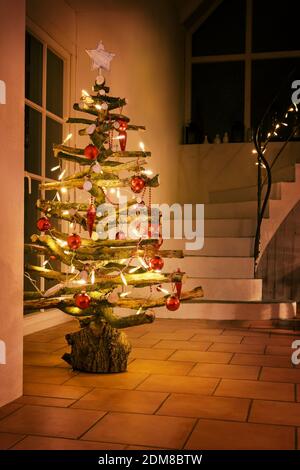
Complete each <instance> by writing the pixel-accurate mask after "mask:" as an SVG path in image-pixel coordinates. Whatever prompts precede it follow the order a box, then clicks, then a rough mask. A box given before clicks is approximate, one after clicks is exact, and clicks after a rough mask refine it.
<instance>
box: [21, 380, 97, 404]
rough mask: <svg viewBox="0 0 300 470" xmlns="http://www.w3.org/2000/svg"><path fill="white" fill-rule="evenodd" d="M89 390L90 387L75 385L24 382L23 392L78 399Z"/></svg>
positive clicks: (25, 393) (41, 395)
mask: <svg viewBox="0 0 300 470" xmlns="http://www.w3.org/2000/svg"><path fill="white" fill-rule="evenodd" d="M89 390H90V388H88V387H73V386H64V385H51V384H37V383H29V382H28V383H25V384H24V389H23V393H24V395H33V396H40V397H54V398H71V399H75V400H76V399H78V398H81V397H82V396H83V395H85V394H86V393H87V392H88V391H89Z"/></svg>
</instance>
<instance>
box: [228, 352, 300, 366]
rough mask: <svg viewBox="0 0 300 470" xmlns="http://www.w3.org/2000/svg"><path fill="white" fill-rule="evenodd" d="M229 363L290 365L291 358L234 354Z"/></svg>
mask: <svg viewBox="0 0 300 470" xmlns="http://www.w3.org/2000/svg"><path fill="white" fill-rule="evenodd" d="M230 363H231V364H239V365H249V366H270V367H290V366H291V359H290V358H289V357H287V356H270V355H269V354H235V355H234V356H233V358H232V360H231V362H230Z"/></svg>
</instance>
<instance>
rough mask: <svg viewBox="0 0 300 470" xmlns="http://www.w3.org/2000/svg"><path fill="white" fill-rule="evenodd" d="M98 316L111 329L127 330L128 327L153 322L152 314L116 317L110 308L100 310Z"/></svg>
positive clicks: (144, 313)
mask: <svg viewBox="0 0 300 470" xmlns="http://www.w3.org/2000/svg"><path fill="white" fill-rule="evenodd" d="M100 315H101V316H102V317H103V318H104V319H105V320H106V321H107V323H109V324H110V326H112V327H113V328H129V327H130V326H137V325H143V324H145V323H152V322H154V320H155V316H154V314H153V313H151V312H149V313H147V312H143V313H141V314H139V315H128V316H127V317H118V316H117V315H115V314H114V313H113V309H112V308H107V307H106V308H102V309H101V312H100Z"/></svg>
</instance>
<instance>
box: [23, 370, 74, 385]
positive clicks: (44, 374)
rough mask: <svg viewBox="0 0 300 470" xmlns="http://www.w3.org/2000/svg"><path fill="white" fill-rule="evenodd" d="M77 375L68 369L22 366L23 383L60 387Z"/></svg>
mask: <svg viewBox="0 0 300 470" xmlns="http://www.w3.org/2000/svg"><path fill="white" fill-rule="evenodd" d="M77 374H78V372H74V371H72V370H71V369H70V368H69V369H61V368H58V367H38V366H24V382H31V383H48V384H53V385H55V384H56V385H60V384H63V383H64V382H65V381H66V380H68V379H70V378H72V377H75V376H76V375H77Z"/></svg>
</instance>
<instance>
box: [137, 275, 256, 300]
mask: <svg viewBox="0 0 300 470" xmlns="http://www.w3.org/2000/svg"><path fill="white" fill-rule="evenodd" d="M199 286H201V287H202V289H203V292H204V298H203V299H204V300H205V299H210V300H216V301H217V300H219V299H222V300H231V301H235V300H243V301H248V300H257V301H258V300H261V297H262V280H261V279H218V278H214V279H207V278H198V277H188V278H187V279H186V280H185V282H184V283H183V285H182V291H185V292H186V291H190V290H192V289H194V288H195V287H199ZM163 288H164V289H167V290H168V291H169V292H171V287H170V285H169V284H164V285H163ZM129 290H130V288H129ZM151 291H152V292H151V297H161V296H162V295H163V294H162V292H161V291H158V290H157V288H156V287H152V288H151ZM148 296H149V287H141V288H139V289H138V290H136V291H135V294H134V297H141V298H147V297H148ZM129 298H130V297H129Z"/></svg>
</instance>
